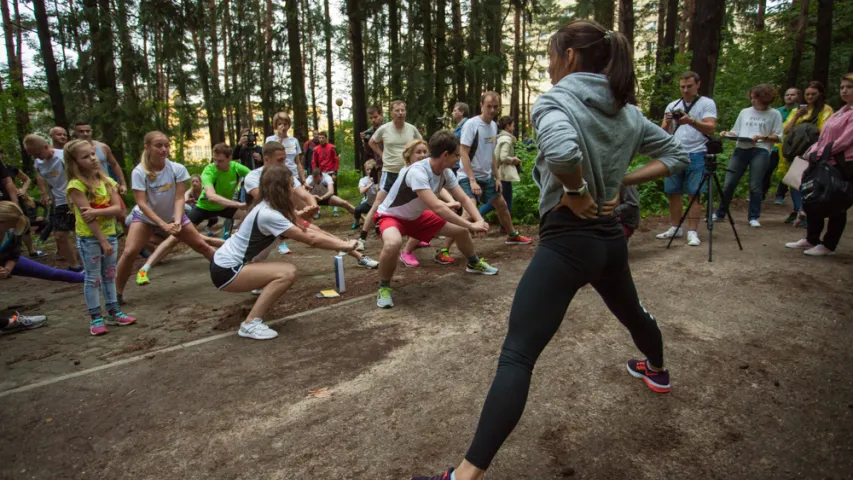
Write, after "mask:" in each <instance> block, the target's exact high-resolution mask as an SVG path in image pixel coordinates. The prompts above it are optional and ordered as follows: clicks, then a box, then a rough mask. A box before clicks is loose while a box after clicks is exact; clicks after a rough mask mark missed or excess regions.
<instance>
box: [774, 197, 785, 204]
mask: <svg viewBox="0 0 853 480" xmlns="http://www.w3.org/2000/svg"><path fill="white" fill-rule="evenodd" d="M773 203H775V204H776V205H782V204H783V203H785V197H780V196H779V195H777V196H776V200H774V202H773Z"/></svg>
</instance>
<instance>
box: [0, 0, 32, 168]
mask: <svg viewBox="0 0 853 480" xmlns="http://www.w3.org/2000/svg"><path fill="white" fill-rule="evenodd" d="M13 1H16V0H13ZM0 10H2V13H3V37H4V39H5V40H6V59H7V62H8V66H9V85H10V87H9V92H10V93H11V95H12V102H13V106H14V108H15V128H16V131H17V134H18V145H19V146H20V149H21V152H20V154H21V167H22V168H23V170H24V171H25V172H26V173H27V174H28V175H30V176H32V175H33V162H32V160H31V159H30V156H29V154H27V151H26V150H25V149H24V136H25V135H27V134H28V133H30V113H29V109H28V108H27V99H26V92H25V90H24V74H23V71H22V69H21V64H20V63H18V57H17V56H15V40H14V39H15V37H14V30H13V28H12V19H11V18H10V16H9V0H0ZM8 155H9V156H10V157H11V156H12V155H11V152H10V153H9V154H8Z"/></svg>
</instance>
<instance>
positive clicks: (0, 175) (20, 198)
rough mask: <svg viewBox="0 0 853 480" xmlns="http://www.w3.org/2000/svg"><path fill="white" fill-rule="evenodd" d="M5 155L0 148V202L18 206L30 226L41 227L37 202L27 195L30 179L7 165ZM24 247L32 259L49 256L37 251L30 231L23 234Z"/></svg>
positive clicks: (15, 168)
mask: <svg viewBox="0 0 853 480" xmlns="http://www.w3.org/2000/svg"><path fill="white" fill-rule="evenodd" d="M4 160H5V153H4V151H3V148H2V147H0V201H3V200H7V201H10V202H12V203H16V202H17V204H18V206H19V207H21V210H22V211H23V212H24V214H25V215H26V216H27V218H28V219H29V220H30V225H39V224H42V225H43V223H44V220H41V219H39V217H38V208H37V207H36V204H35V202H34V201H33V199H31V198H30V196H29V195H28V194H27V191H28V190H29V188H30V177H29V176H28V175H27V174H26V173H24V172H23V171H22V170H21V169H19V168H18V167H14V166H10V165H6V164H5V163H3V162H4ZM15 180H20V181H21V187H20V188H18V186H17V185H16V184H15ZM22 234H23V239H24V245H25V246H26V247H27V253H28V254H29V255H30V257H31V258H40V257H45V256H47V254H46V253H44V252H42V251H41V250H36V248H35V246H34V245H33V237H32V235H30V229H27V231H26V232H22Z"/></svg>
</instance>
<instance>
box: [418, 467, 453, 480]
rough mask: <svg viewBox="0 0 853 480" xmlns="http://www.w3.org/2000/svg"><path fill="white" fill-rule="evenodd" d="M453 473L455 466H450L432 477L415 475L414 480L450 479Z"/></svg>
mask: <svg viewBox="0 0 853 480" xmlns="http://www.w3.org/2000/svg"><path fill="white" fill-rule="evenodd" d="M452 475H453V468H452V467H451V468H448V469H447V471H446V472H444V473H441V474H438V475H433V476H432V477H424V476H414V477H412V480H450V479H451V478H452Z"/></svg>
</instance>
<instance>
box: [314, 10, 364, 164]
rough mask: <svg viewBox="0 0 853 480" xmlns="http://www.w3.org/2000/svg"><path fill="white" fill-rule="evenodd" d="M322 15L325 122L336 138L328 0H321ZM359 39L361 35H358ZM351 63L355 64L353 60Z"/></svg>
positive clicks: (330, 20)
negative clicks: (324, 55)
mask: <svg viewBox="0 0 853 480" xmlns="http://www.w3.org/2000/svg"><path fill="white" fill-rule="evenodd" d="M353 4H355V2H353ZM347 8H350V7H349V3H347ZM323 15H324V17H323V35H324V36H325V37H326V122H327V123H328V124H329V127H328V128H329V138H331V139H335V138H337V137H335V114H334V109H335V104H334V103H332V97H333V96H334V92H333V91H332V18H331V17H330V16H329V0H323ZM359 33H360V32H359ZM360 40H361V36H359V41H360ZM363 62H364V60H363V59H362V71H361V72H360V74H359V75H363V74H364V71H363V69H364V67H363V65H364V63H363ZM353 65H355V63H354V61H353ZM353 68H354V67H353ZM353 78H355V73H353ZM361 94H362V95H364V79H363V77H362V80H361ZM364 130H367V128H365V129H364ZM364 130H358V129H356V131H357V132H363V131H364ZM356 136H358V135H356ZM356 151H358V148H356Z"/></svg>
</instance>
